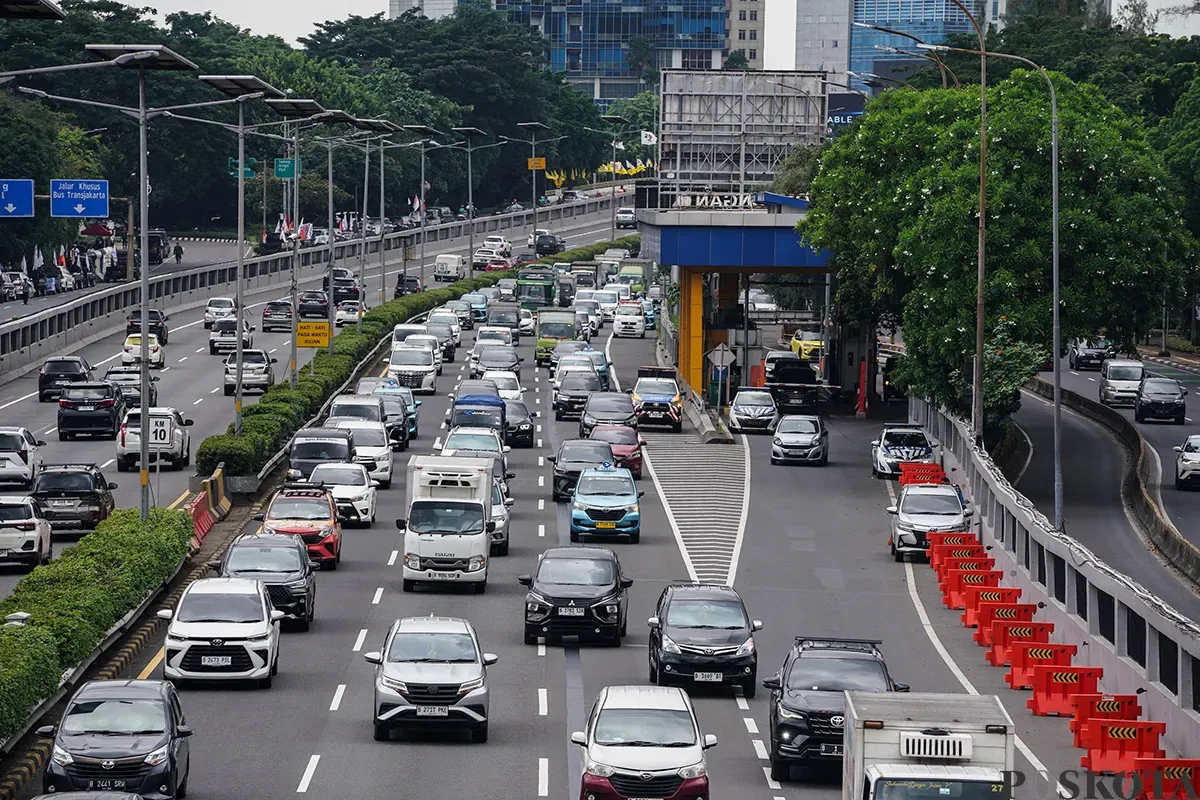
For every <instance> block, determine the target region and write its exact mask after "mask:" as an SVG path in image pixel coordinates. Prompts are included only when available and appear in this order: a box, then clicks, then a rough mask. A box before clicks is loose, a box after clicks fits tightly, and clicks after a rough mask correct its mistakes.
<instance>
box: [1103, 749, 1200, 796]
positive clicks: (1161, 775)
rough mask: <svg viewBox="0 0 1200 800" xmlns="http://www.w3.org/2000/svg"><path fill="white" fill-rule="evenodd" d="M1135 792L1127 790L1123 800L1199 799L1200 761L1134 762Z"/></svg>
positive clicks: (1123, 792) (1123, 793) (1124, 791)
mask: <svg viewBox="0 0 1200 800" xmlns="http://www.w3.org/2000/svg"><path fill="white" fill-rule="evenodd" d="M1132 772H1133V774H1132V775H1131V776H1130V777H1131V778H1132V784H1133V787H1134V788H1136V789H1137V791H1138V793H1137V794H1136V795H1135V794H1129V792H1131V791H1133V788H1129V789H1124V790H1123V791H1122V793H1121V796H1122V797H1130V798H1133V800H1194V799H1195V798H1196V797H1200V759H1196V758H1135V759H1134V760H1133V770H1132Z"/></svg>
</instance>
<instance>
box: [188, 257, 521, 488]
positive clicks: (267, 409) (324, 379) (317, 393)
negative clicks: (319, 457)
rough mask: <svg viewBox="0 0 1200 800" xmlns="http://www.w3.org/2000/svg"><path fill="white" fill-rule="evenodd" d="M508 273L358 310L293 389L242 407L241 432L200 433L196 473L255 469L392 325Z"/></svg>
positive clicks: (285, 386) (280, 386)
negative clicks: (358, 324) (355, 324)
mask: <svg viewBox="0 0 1200 800" xmlns="http://www.w3.org/2000/svg"><path fill="white" fill-rule="evenodd" d="M512 274H513V273H511V272H490V273H486V274H484V275H481V276H479V277H477V278H470V279H467V280H461V281H458V282H457V283H452V284H450V285H449V286H447V287H445V288H441V289H432V290H430V291H425V292H420V293H417V294H410V295H405V296H404V297H401V298H398V299H395V300H391V301H389V302H387V303H384V304H383V305H381V306H378V307H376V308H373V309H371V310H370V311H368V312H367V313H366V314H365V315H363V324H362V333H359V332H358V330H357V328H345V329H343V330H342V331H341V332H339V333H338V334H337V335H336V336H335V337H334V340H333V355H329V353H328V352H326V351H324V350H321V351H319V352H317V353H316V354H315V356H314V357H313V359H312V361H310V362H309V364H307V365H306V366H304V367H302V368H301V369H300V374H299V377H298V379H297V381H296V388H295V389H294V390H293V389H292V388H291V383H290V381H286V380H285V381H283V382H281V383H277V384H275V385H274V386H272V387H271V388H270V389H268V390H267V392H266V394H264V395H263V396H262V398H261V399H260V400H259V401H258V403H256V404H255V405H252V406H247V407H246V408H245V410H244V411H243V412H242V435H241V436H234V435H233V425H232V424H231V425H230V426H229V429H228V431H227V432H226V433H224V434H219V435H217V436H209V437H208V438H207V439H205V440H204V441H203V442H202V443H201V444H200V447H199V448H198V449H197V450H196V474H198V475H211V474H212V472H213V470H215V469H216V468H217V465H218V464H220V463H221V462H224V463H225V474H226V475H257V474H258V473H259V471H260V470H262V468H263V466H264V465H265V464H266V463H267V461H269V460H270V458H271V456H272V455H274V454H275V453H277V452H279V450H281V449H282V448H283V447H285V446H286V445H287V443H288V442H289V441H291V438H292V435H293V434H295V433H296V431H297V430H299V429H300V428H301V427H302V426H303V425H304V423H306V422H307V421H308V420H310V419H312V418H313V416H314V415H315V414H316V413H317V411H318V410H319V409H320V408H321V406H322V405H324V404H325V401H326V400H328V399H329V398H330V396H331V395H332V394H333V393H334V392H336V391H337V389H338V387H340V386H341V385H342V384H343V383H345V382H346V381H347V380H348V379H349V378H350V375H351V374H352V373H353V371H354V367H355V366H357V364H358V363H359V362H360V361H362V360H363V359H364V358H366V357H367V354H368V353H370V352H371V350H372V348H374V347H375V346H376V345H377V344H378V343H379V341H380V340H381V339H383V338H384V337H387V336H390V335H391V332H392V329H393V328H395V327H396V326H397V325H399V324H401V323H403V322H405V321H406V320H409V319H411V318H412V317H415V316H416V315H418V314H420V313H422V312H425V311H429V310H431V309H434V308H437V307H438V306H440V305H442V304H444V303H446V302H448V301H450V300H455V299H457V298H459V297H462V296H463V295H464V294H467V293H468V292H472V291H474V290H475V289H480V288H482V287H484V286H491V285H493V284H495V283H496V282H497V281H498V280H500V279H501V278H505V277H511V276H512Z"/></svg>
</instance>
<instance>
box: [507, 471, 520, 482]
mask: <svg viewBox="0 0 1200 800" xmlns="http://www.w3.org/2000/svg"><path fill="white" fill-rule="evenodd" d="M515 477H517V473H515V472H506V473H504V480H506V481H511V480H512V479H513V478H515Z"/></svg>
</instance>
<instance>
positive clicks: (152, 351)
mask: <svg viewBox="0 0 1200 800" xmlns="http://www.w3.org/2000/svg"><path fill="white" fill-rule="evenodd" d="M150 352H151V353H157V352H158V345H156V344H152V345H150Z"/></svg>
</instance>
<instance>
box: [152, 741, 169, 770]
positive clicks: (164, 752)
mask: <svg viewBox="0 0 1200 800" xmlns="http://www.w3.org/2000/svg"><path fill="white" fill-rule="evenodd" d="M170 748H171V746H170V745H167V744H164V745H163V746H162V747H160V748H158V749H157V750H154V751H153V752H151V753H149V754H148V755H147V756H146V763H147V764H149V765H150V766H152V767H157V766H158V765H159V764H161V763H163V762H164V761H166V760H167V759H168V758H170V757H171V749H170Z"/></svg>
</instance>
